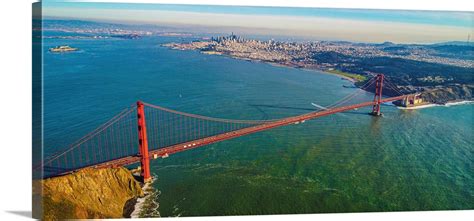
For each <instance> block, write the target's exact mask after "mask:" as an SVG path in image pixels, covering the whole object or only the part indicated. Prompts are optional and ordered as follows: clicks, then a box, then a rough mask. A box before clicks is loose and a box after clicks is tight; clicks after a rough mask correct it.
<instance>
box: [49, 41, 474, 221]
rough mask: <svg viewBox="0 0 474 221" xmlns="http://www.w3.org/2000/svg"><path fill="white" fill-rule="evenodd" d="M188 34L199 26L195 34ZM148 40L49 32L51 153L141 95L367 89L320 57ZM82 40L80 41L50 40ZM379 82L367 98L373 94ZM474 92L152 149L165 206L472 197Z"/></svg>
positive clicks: (303, 102) (264, 207) (176, 101)
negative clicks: (173, 150)
mask: <svg viewBox="0 0 474 221" xmlns="http://www.w3.org/2000/svg"><path fill="white" fill-rule="evenodd" d="M186 40H188V39H186ZM171 41H180V39H179V38H166V37H147V38H143V39H139V40H124V39H102V40H98V39H96V40H84V39H83V40H73V39H45V43H44V53H45V54H44V111H45V115H44V130H45V137H44V142H45V148H46V153H51V152H53V151H55V150H57V148H58V147H63V146H65V145H67V144H69V143H71V142H73V141H75V140H76V139H78V138H80V137H81V136H82V135H84V134H86V133H87V132H88V131H90V130H91V129H94V128H95V127H97V126H98V125H100V124H101V123H103V122H105V121H106V120H107V119H109V118H110V117H112V116H114V115H115V114H117V113H119V112H120V111H121V110H122V109H124V108H126V107H128V106H130V105H133V104H134V102H136V101H137V100H143V101H145V102H148V103H152V104H157V105H160V106H164V107H168V108H172V109H176V110H180V111H185V112H191V113H196V114H201V115H206V116H212V117H222V118H231V119H273V118H281V117H287V116H293V115H296V114H302V113H306V112H309V111H312V110H314V107H313V106H312V105H311V103H317V104H319V105H323V106H325V105H329V104H331V103H333V102H334V101H336V100H338V99H340V98H342V97H344V96H345V95H348V94H350V93H352V92H354V90H357V89H354V88H345V87H342V86H343V85H348V84H349V82H347V81H344V80H342V79H340V78H339V77H337V76H333V75H327V74H323V73H319V72H316V71H306V70H299V69H292V68H285V67H276V66H271V65H268V64H264V63H257V62H249V61H243V60H236V59H232V58H228V57H224V56H217V55H204V54H200V53H198V52H195V51H178V50H171V49H168V48H165V47H162V46H161V44H162V43H166V42H171ZM64 44H66V45H71V46H73V47H78V48H79V49H80V50H79V51H78V52H73V53H62V54H56V53H50V52H48V48H50V47H54V46H57V45H64ZM371 98H372V95H371V94H369V93H365V94H363V95H362V96H361V97H359V98H358V99H359V100H356V101H354V102H357V101H362V100H368V99H371ZM473 107H474V106H473V105H461V106H451V107H435V108H428V109H420V110H411V111H406V110H399V109H397V108H395V107H393V106H388V105H386V106H383V107H382V108H383V112H384V116H383V117H381V118H375V117H371V116H369V115H367V114H366V113H367V112H369V108H363V109H359V110H356V111H351V112H347V113H343V114H336V115H332V116H328V117H324V118H320V119H316V120H311V121H307V122H305V123H303V124H298V125H289V126H286V127H282V128H277V129H273V130H270V131H265V132H261V133H257V134H252V135H248V136H245V137H240V138H236V139H233V140H229V141H224V142H221V143H217V144H213V145H208V146H205V147H202V148H198V149H195V150H190V151H186V152H183V153H179V154H175V155H172V156H170V157H169V158H166V159H159V160H155V161H152V173H153V174H154V175H155V177H157V181H156V182H155V183H154V185H155V187H156V188H157V189H159V190H160V191H161V195H160V197H159V199H158V202H159V203H160V207H159V211H160V213H161V214H162V216H178V215H181V216H195V215H237V214H280V213H318V212H354V211H399V210H445V209H472V208H473V205H474V192H473V190H474V188H473V185H474V179H473V175H474V174H473V172H472V171H473V170H472V169H473V166H472V165H473V164H472V163H473V162H472V161H473V151H474V147H473V143H474V141H473V126H472V125H473Z"/></svg>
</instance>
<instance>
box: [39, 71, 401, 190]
mask: <svg viewBox="0 0 474 221" xmlns="http://www.w3.org/2000/svg"><path fill="white" fill-rule="evenodd" d="M371 87H375V96H374V99H373V100H371V101H367V102H362V103H356V104H350V105H347V103H348V102H349V101H351V100H352V99H353V98H355V97H356V96H357V95H359V94H361V93H362V92H363V89H367V88H371ZM384 87H388V89H390V90H391V91H394V92H396V93H398V95H399V96H395V97H389V98H382V89H383V88H384ZM409 96H410V95H403V94H402V93H401V92H400V91H398V89H397V88H396V86H394V85H393V84H391V83H390V82H388V81H386V79H384V76H383V75H382V74H379V75H377V76H376V77H374V78H372V79H370V80H369V81H367V83H366V84H365V85H363V86H362V87H361V89H358V90H357V91H356V92H355V93H353V94H350V95H348V96H346V97H344V98H342V99H341V100H339V101H337V102H335V103H334V104H332V105H330V106H328V107H325V108H323V109H321V110H318V111H313V112H309V113H306V114H302V115H298V116H292V117H287V118H282V119H275V120H231V119H221V118H212V117H205V116H201V115H196V114H190V113H184V112H180V111H175V110H171V109H168V108H164V107H160V106H156V105H152V104H148V103H144V102H141V101H138V102H137V105H136V107H135V106H134V107H130V108H127V109H125V110H123V111H122V112H120V113H119V114H117V115H116V116H114V117H113V118H112V119H110V120H109V121H107V122H106V123H104V124H103V125H101V126H100V127H98V128H97V129H95V130H93V131H91V132H90V133H88V134H87V135H85V136H84V137H82V138H81V139H79V140H77V141H76V142H74V143H73V144H71V145H70V146H69V147H67V148H63V149H61V150H60V151H59V152H57V153H55V154H53V155H51V156H50V157H48V158H46V159H45V160H44V161H43V163H42V164H41V165H36V166H34V168H33V169H34V170H42V174H43V178H47V177H53V176H58V175H62V174H67V173H71V172H74V171H76V170H78V169H83V168H88V167H93V168H106V167H118V166H125V165H130V164H134V163H138V162H139V163H140V164H141V176H142V177H143V179H144V180H145V181H148V180H150V179H151V175H150V159H157V158H164V157H168V156H169V155H170V154H174V153H178V152H181V151H185V150H189V149H193V148H197V147H201V146H204V145H208V144H212V143H216V142H219V141H224V140H229V139H232V138H236V137H240V136H244V135H247V134H252V133H256V132H260V131H264V130H269V129H272V128H276V127H281V126H285V125H289V124H296V123H301V122H305V121H306V120H310V119H314V118H318V117H323V116H327V115H331V114H335V113H339V112H344V111H348V110H353V109H357V108H361V107H367V106H372V107H373V108H372V112H371V114H372V115H375V116H379V115H381V112H380V106H381V104H382V103H386V102H391V101H396V100H401V99H404V98H407V97H409Z"/></svg>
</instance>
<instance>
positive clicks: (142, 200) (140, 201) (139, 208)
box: [130, 183, 150, 219]
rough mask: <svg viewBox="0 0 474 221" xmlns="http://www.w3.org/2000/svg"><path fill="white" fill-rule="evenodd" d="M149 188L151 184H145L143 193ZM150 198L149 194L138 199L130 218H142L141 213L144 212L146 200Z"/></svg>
mask: <svg viewBox="0 0 474 221" xmlns="http://www.w3.org/2000/svg"><path fill="white" fill-rule="evenodd" d="M149 186H150V183H145V185H143V187H142V190H143V192H145V189H147V188H148V187H149ZM148 197H150V194H147V195H145V196H144V197H140V198H137V202H136V203H135V205H134V209H133V212H132V213H131V214H130V218H132V219H133V218H140V212H141V211H142V209H143V205H144V203H145V200H146V199H147V198H148Z"/></svg>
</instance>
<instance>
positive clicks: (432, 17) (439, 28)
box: [43, 3, 474, 43]
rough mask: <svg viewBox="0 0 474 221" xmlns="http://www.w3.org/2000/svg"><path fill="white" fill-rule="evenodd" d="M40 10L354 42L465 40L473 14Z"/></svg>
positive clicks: (146, 7)
mask: <svg viewBox="0 0 474 221" xmlns="http://www.w3.org/2000/svg"><path fill="white" fill-rule="evenodd" d="M85 9H86V10H85ZM43 15H44V16H45V17H46V18H62V19H64V18H67V19H78V20H95V21H108V22H114V23H135V24H155V25H165V26H172V27H177V28H179V27H181V28H182V29H183V31H190V32H193V31H194V32H196V31H202V30H207V31H208V32H213V31H217V30H219V31H222V30H235V31H237V32H239V33H242V34H262V35H281V36H289V35H291V36H293V37H302V38H307V39H314V40H347V41H355V42H385V41H391V42H396V43H436V42H445V41H467V40H468V38H469V36H472V35H473V33H474V31H473V30H474V28H473V21H474V14H473V13H470V12H424V11H394V10H382V11H374V10H351V9H317V8H279V7H226V6H189V5H188V6H185V5H159V4H153V5H152V4H105V3H66V4H65V3H45V7H44V10H43Z"/></svg>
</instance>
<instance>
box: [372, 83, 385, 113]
mask: <svg viewBox="0 0 474 221" xmlns="http://www.w3.org/2000/svg"><path fill="white" fill-rule="evenodd" d="M383 79H384V75H383V74H377V76H376V77H375V95H374V103H375V104H374V106H373V107H372V113H370V114H371V115H374V116H380V115H382V113H381V112H380V104H381V100H382V88H383Z"/></svg>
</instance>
